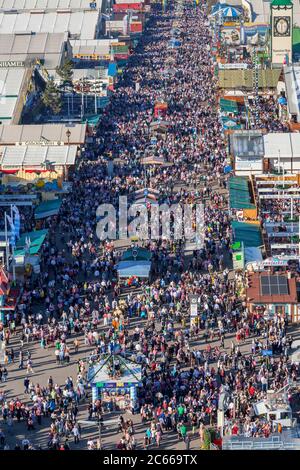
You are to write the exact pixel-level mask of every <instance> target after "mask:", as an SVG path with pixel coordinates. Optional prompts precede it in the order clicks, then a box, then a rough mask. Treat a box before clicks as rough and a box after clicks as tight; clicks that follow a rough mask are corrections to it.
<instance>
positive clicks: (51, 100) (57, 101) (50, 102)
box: [42, 79, 62, 114]
mask: <svg viewBox="0 0 300 470" xmlns="http://www.w3.org/2000/svg"><path fill="white" fill-rule="evenodd" d="M42 102H43V104H44V106H45V107H46V108H47V109H49V110H50V111H52V112H53V113H54V114H59V113H60V111H61V108H62V102H61V93H60V91H59V89H58V88H57V86H56V85H55V83H54V80H53V79H51V80H49V81H48V82H47V85H46V88H45V91H44V93H43V94H42Z"/></svg>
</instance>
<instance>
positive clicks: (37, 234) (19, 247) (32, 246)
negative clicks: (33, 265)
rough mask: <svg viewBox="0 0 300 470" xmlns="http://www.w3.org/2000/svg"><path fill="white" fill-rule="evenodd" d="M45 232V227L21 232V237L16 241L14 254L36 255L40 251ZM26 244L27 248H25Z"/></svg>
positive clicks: (46, 232)
mask: <svg viewBox="0 0 300 470" xmlns="http://www.w3.org/2000/svg"><path fill="white" fill-rule="evenodd" d="M47 234H48V230H47V229H44V230H36V231H34V232H26V233H23V235H22V236H21V238H20V239H19V240H18V241H17V244H16V249H15V253H14V255H15V256H25V255H26V254H28V255H36V254H37V253H38V252H39V251H40V249H41V247H42V245H43V243H44V240H45V238H46V236H47ZM28 246H29V249H28V248H27V247H28Z"/></svg>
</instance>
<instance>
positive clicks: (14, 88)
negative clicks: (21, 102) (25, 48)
mask: <svg viewBox="0 0 300 470" xmlns="http://www.w3.org/2000/svg"><path fill="white" fill-rule="evenodd" d="M25 74H26V69H25V68H11V69H5V68H0V122H1V123H2V124H9V123H10V120H11V119H12V117H13V115H14V110H15V107H16V104H17V101H18V96H19V94H20V92H21V89H22V84H23V80H24V76H25Z"/></svg>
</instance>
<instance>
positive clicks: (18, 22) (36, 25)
mask: <svg viewBox="0 0 300 470" xmlns="http://www.w3.org/2000/svg"><path fill="white" fill-rule="evenodd" d="M98 21H99V12H98V11H97V10H96V11H95V10H89V11H72V12H58V11H54V12H47V13H43V12H42V13H33V12H21V13H10V14H8V13H3V12H0V34H9V33H10V34H11V33H24V32H36V33H65V32H69V33H70V34H71V35H73V36H74V37H78V38H82V39H94V37H95V34H96V30H97V25H98Z"/></svg>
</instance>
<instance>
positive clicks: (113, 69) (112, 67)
mask: <svg viewBox="0 0 300 470" xmlns="http://www.w3.org/2000/svg"><path fill="white" fill-rule="evenodd" d="M107 74H108V76H110V77H115V76H116V75H117V74H118V67H117V64H116V63H115V62H111V63H110V64H109V65H108V73H107Z"/></svg>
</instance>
